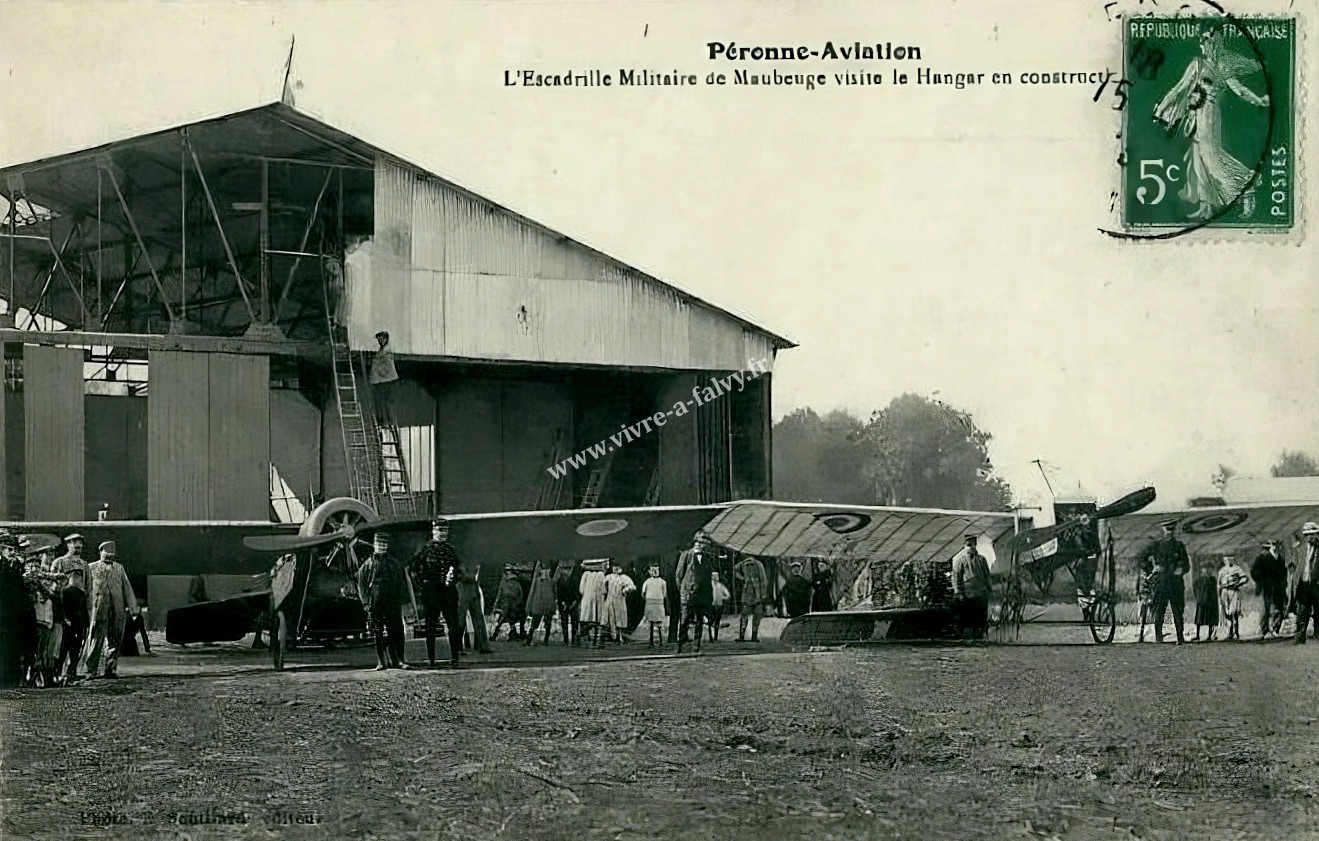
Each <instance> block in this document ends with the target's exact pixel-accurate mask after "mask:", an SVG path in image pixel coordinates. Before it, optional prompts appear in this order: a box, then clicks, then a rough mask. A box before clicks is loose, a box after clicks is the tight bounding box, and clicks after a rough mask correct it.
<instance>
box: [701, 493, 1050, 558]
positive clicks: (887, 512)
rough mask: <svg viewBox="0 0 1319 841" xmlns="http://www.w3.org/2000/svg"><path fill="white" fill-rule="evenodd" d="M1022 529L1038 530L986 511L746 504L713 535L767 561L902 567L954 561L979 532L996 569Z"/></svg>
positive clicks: (736, 506) (719, 520) (724, 516)
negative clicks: (846, 558)
mask: <svg viewBox="0 0 1319 841" xmlns="http://www.w3.org/2000/svg"><path fill="white" fill-rule="evenodd" d="M1018 527H1020V528H1021V529H1023V530H1025V529H1028V528H1030V520H1028V519H1022V520H1020V521H1018V520H1016V519H1015V518H1014V517H1013V515H1012V514H1011V513H999V512H986V511H943V510H938V509H922V508H886V507H878V506H864V505H841V506H840V505H823V504H814V503H791V502H740V503H732V504H730V505H729V507H728V509H727V510H726V511H724V512H723V513H721V514H720V515H719V516H718V517H716V518H715V519H714V520H713V521H712V522H711V523H710V524H709V526H708V527H707V529H706V530H707V531H708V532H710V536H711V539H713V540H714V541H715V542H716V543H719V544H721V545H723V546H727V547H729V548H731V549H736V550H737V551H739V552H744V553H747V554H751V555H758V556H761V557H787V558H830V557H836V556H838V555H839V554H840V553H843V552H846V553H847V554H849V555H850V556H852V557H862V558H868V559H873V560H891V561H898V562H903V561H909V560H915V561H919V562H926V561H932V560H936V559H948V558H951V557H952V556H953V555H955V554H957V552H958V551H959V550H960V549H961V548H962V546H963V545H965V536H966V534H967V533H968V532H972V533H975V534H978V535H979V536H980V547H981V553H982V554H984V555H985V556H986V557H987V558H989V559H990V561H991V562H992V561H993V560H994V559H995V558H996V557H999V556H1001V557H1003V558H1004V560H1005V561H1006V558H1007V555H1008V553H1007V552H1006V547H1007V544H1008V541H1010V540H1011V539H1012V536H1013V534H1014V533H1015V532H1016V529H1017V528H1018ZM1000 549H1001V550H1004V551H1002V552H999V551H997V550H1000Z"/></svg>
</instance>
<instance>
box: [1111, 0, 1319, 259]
mask: <svg viewBox="0 0 1319 841" xmlns="http://www.w3.org/2000/svg"><path fill="white" fill-rule="evenodd" d="M1122 46H1123V63H1124V67H1125V71H1126V78H1127V79H1129V80H1130V82H1131V84H1130V87H1129V89H1128V91H1127V95H1128V97H1129V99H1128V102H1127V107H1126V109H1125V120H1126V125H1125V127H1124V130H1123V132H1122V137H1123V155H1122V162H1123V164H1124V165H1123V168H1122V194H1121V201H1122V219H1123V223H1124V225H1125V227H1126V228H1127V230H1129V231H1146V232H1150V233H1154V232H1155V231H1159V230H1168V229H1177V228H1182V229H1194V228H1245V229H1248V230H1255V231H1274V232H1284V231H1289V230H1291V229H1292V227H1293V225H1294V224H1295V222H1296V186H1297V184H1296V163H1297V161H1296V151H1297V150H1296V130H1297V129H1296V122H1297V119H1296V118H1297V114H1296V111H1295V109H1296V107H1297V99H1298V97H1297V91H1296V74H1297V69H1296V66H1297V55H1296V49H1297V33H1296V19H1295V18H1294V17H1252V18H1245V19H1238V18H1232V17H1222V18H1219V17H1139V18H1131V19H1128V20H1125V21H1124V22H1123V45H1122Z"/></svg>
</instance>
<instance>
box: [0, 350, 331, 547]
mask: <svg viewBox="0 0 1319 841" xmlns="http://www.w3.org/2000/svg"><path fill="white" fill-rule="evenodd" d="M20 352H21V355H19V356H18V357H16V358H15V359H13V360H11V361H16V362H18V364H17V365H8V366H7V368H6V370H7V374H8V372H10V371H13V372H15V374H14V375H12V376H11V375H7V376H6V378H5V387H4V389H3V399H2V400H0V411H2V412H3V414H4V422H3V424H0V429H3V432H4V440H3V444H2V445H0V457H3V459H4V462H5V464H4V469H3V470H0V475H2V476H3V477H4V482H5V488H4V493H3V494H2V495H0V498H3V500H4V505H5V511H4V512H3V513H4V519H8V520H20V519H21V520H28V521H43V520H45V521H70V520H74V521H78V520H95V519H97V515H98V512H99V510H100V509H101V507H102V506H103V505H108V506H109V511H108V514H107V516H108V518H109V519H111V520H140V519H152V520H241V521H266V520H269V519H270V461H271V449H272V440H273V441H275V442H277V443H279V444H280V445H282V446H286V447H287V451H288V452H292V453H294V454H296V453H297V452H298V450H297V448H296V447H288V446H287V444H288V442H287V435H288V433H289V431H290V430H296V429H302V430H304V431H305V430H306V428H307V427H306V424H305V421H304V422H302V423H301V425H299V420H300V418H305V414H306V410H307V409H308V408H310V403H308V402H307V401H306V399H305V398H302V397H301V396H300V395H297V396H295V397H291V396H290V395H289V394H288V393H286V392H276V391H272V390H271V387H270V385H271V384H270V374H269V359H268V358H267V357H266V356H262V355H247V354H229V353H198V352H185V351H151V352H150V353H149V354H148V357H147V362H146V364H147V366H148V369H149V371H150V383H149V388H148V390H147V395H146V396H145V397H134V396H128V395H122V396H119V395H115V396H112V395H104V394H88V393H86V386H85V382H84V351H83V350H82V349H81V348H65V347H41V346H25V347H21V348H20ZM18 372H21V373H18ZM314 429H315V428H314V427H312V431H313V434H312V436H311V439H312V441H313V442H315V440H316V436H315V432H314ZM279 460H280V459H279V458H277V459H276V462H277V463H278V462H279ZM318 460H319V453H317V454H316V455H315V456H314V457H309V458H308V461H309V462H310V463H312V464H315V463H316V462H317V461H318Z"/></svg>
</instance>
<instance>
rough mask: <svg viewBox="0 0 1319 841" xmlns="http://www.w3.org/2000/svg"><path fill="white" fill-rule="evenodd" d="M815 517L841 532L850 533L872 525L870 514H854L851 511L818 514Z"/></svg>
mask: <svg viewBox="0 0 1319 841" xmlns="http://www.w3.org/2000/svg"><path fill="white" fill-rule="evenodd" d="M815 519H817V520H819V521H820V522H821V523H824V524H825V525H826V526H828V527H829V528H830V529H832V530H834V531H836V532H838V533H839V534H850V533H851V532H854V531H860V530H861V529H863V528H865V527H866V526H868V525H870V515H869V514H853V513H852V512H850V511H846V512H842V511H839V512H826V513H824V514H816V515H815Z"/></svg>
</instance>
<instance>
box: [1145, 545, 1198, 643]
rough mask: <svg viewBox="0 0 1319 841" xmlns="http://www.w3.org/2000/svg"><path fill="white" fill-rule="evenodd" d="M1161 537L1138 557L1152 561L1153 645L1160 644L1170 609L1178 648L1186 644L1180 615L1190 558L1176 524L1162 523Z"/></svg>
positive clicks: (1183, 602) (1184, 607) (1184, 601)
mask: <svg viewBox="0 0 1319 841" xmlns="http://www.w3.org/2000/svg"><path fill="white" fill-rule="evenodd" d="M1159 525H1161V526H1162V527H1163V537H1162V538H1160V539H1159V540H1156V541H1154V543H1153V544H1151V545H1150V547H1149V548H1148V549H1147V550H1145V552H1143V553H1142V554H1141V557H1145V556H1149V557H1152V558H1153V559H1154V564H1153V572H1154V577H1155V581H1154V641H1155V642H1163V618H1164V616H1165V614H1166V613H1167V612H1168V608H1170V607H1171V608H1172V624H1173V627H1174V628H1175V629H1176V631H1177V644H1178V645H1181V644H1182V643H1184V642H1185V641H1186V640H1185V639H1184V637H1183V636H1182V622H1183V620H1184V616H1183V614H1184V613H1185V612H1186V581H1185V579H1184V578H1183V576H1185V575H1186V573H1187V572H1189V571H1190V569H1191V558H1190V556H1189V555H1187V553H1186V544H1184V543H1182V542H1181V541H1180V540H1178V539H1177V521H1176V520H1164V521H1163V522H1162V523H1160V524H1159Z"/></svg>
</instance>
